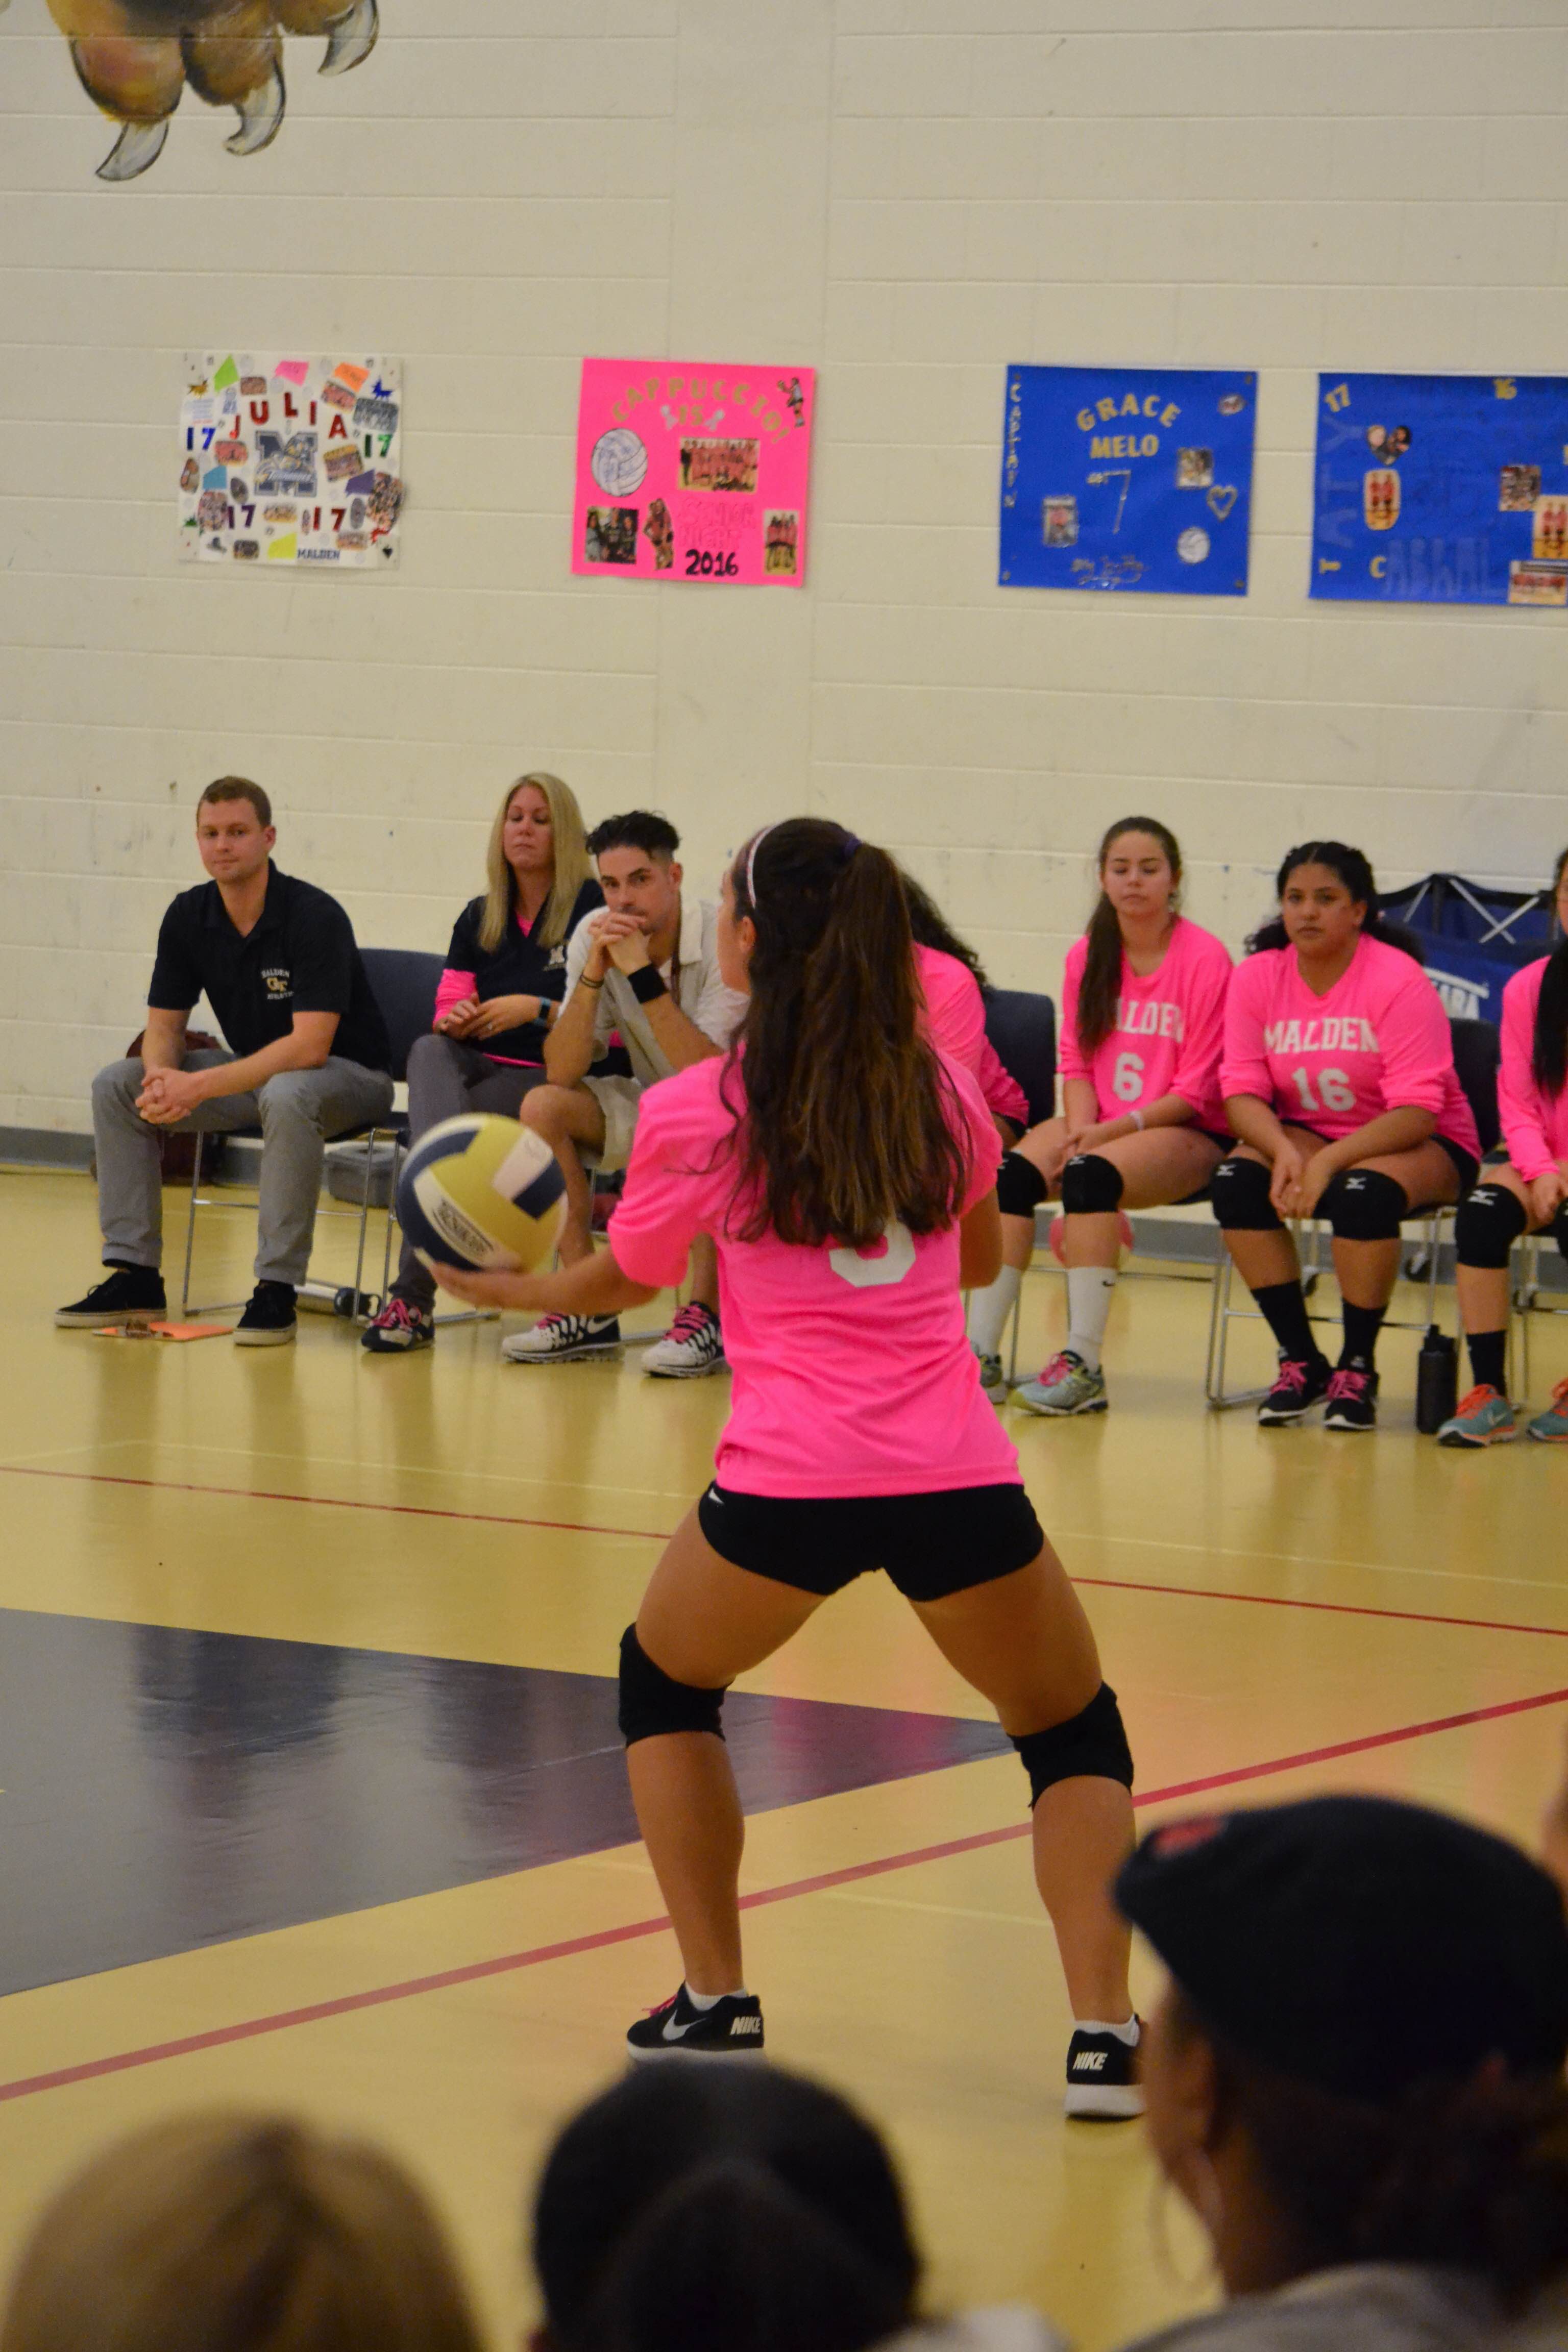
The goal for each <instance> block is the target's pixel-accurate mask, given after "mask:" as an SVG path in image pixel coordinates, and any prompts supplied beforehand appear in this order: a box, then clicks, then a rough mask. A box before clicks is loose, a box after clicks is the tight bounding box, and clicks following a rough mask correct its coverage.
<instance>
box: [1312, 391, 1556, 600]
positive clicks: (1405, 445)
mask: <svg viewBox="0 0 1568 2352" xmlns="http://www.w3.org/2000/svg"><path fill="white" fill-rule="evenodd" d="M1314 490H1315V513H1314V518H1313V532H1312V583H1311V593H1312V594H1313V595H1314V596H1317V597H1330V598H1342V599H1350V598H1354V599H1356V600H1358V601H1360V602H1363V603H1365V602H1367V601H1369V600H1373V601H1377V602H1384V601H1386V602H1389V603H1394V604H1526V605H1544V606H1547V607H1549V608H1555V609H1556V610H1558V611H1560V612H1561V611H1565V610H1568V378H1564V377H1562V376H1522V375H1521V376H1490V375H1488V376H1479V375H1477V376H1464V375H1449V376H1441V375H1347V376H1331V375H1324V376H1321V377H1320V378H1319V383H1318V444H1317V463H1316V471H1315V480H1314Z"/></svg>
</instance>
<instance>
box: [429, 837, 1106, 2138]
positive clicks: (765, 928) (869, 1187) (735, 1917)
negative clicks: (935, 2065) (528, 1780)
mask: <svg viewBox="0 0 1568 2352" xmlns="http://www.w3.org/2000/svg"><path fill="white" fill-rule="evenodd" d="M718 939H719V952H720V958H721V970H722V971H723V975H724V979H725V982H726V983H727V984H728V985H729V986H731V987H732V988H736V989H739V990H742V992H745V993H746V994H747V995H748V996H749V998H750V1003H749V1007H748V1010H747V1013H746V1017H745V1020H744V1022H743V1023H742V1027H741V1029H740V1031H739V1032H738V1033H737V1036H736V1040H735V1044H734V1045H733V1047H732V1048H731V1052H730V1053H729V1054H728V1055H726V1056H725V1057H724V1059H723V1060H722V1061H718V1060H713V1061H710V1062H707V1063H702V1064H699V1065H696V1066H693V1067H692V1068H690V1069H688V1070H682V1071H679V1072H677V1074H676V1075H675V1076H674V1077H671V1078H666V1079H664V1080H662V1081H661V1082H660V1084H659V1085H658V1086H657V1087H650V1088H649V1089H648V1091H647V1094H646V1095H645V1097H644V1098H643V1104H642V1109H641V1114H640V1117H639V1118H638V1122H637V1143H636V1146H635V1149H634V1151H633V1154H632V1161H631V1167H630V1170H629V1171H628V1174H627V1178H626V1191H625V1192H624V1194H623V1196H622V1199H621V1202H620V1205H619V1207H618V1208H617V1209H616V1213H615V1216H614V1217H613V1219H612V1221H611V1223H610V1229H609V1247H608V1248H607V1249H606V1250H605V1251H603V1252H602V1253H601V1254H600V1255H597V1256H596V1257H593V1258H588V1259H584V1260H583V1262H582V1263H581V1264H579V1265H574V1266H572V1267H570V1268H568V1269H566V1270H564V1271H563V1272H559V1273H555V1274H551V1275H542V1276H541V1275H531V1276H530V1275H481V1276H468V1275H459V1274H457V1273H456V1272H454V1271H452V1270H450V1269H443V1270H441V1274H440V1279H441V1280H442V1281H443V1282H444V1283H446V1285H447V1287H448V1288H449V1289H451V1290H454V1291H455V1292H456V1293H457V1294H458V1297H462V1298H467V1299H469V1300H470V1301H473V1302H475V1303H481V1302H482V1303H487V1304H492V1305H496V1306H511V1307H530V1308H536V1309H539V1308H544V1309H560V1310H561V1311H562V1312H563V1313H571V1314H613V1313H615V1312H616V1310H617V1309H618V1308H620V1307H629V1306H632V1305H634V1304H638V1303H640V1302H642V1301H643V1300H646V1299H648V1298H651V1297H654V1296H655V1294H656V1292H657V1291H658V1290H659V1289H660V1288H661V1287H663V1286H666V1285H668V1282H669V1280H670V1276H671V1271H672V1269H673V1270H674V1272H675V1274H676V1276H677V1278H679V1270H680V1269H681V1268H682V1267H684V1265H685V1264H686V1255H687V1251H688V1250H689V1247H690V1244H691V1242H692V1239H693V1237H694V1236H695V1235H696V1234H699V1233H708V1234H711V1235H712V1236H713V1239H714V1241H715V1243H716V1244H717V1247H718V1257H719V1280H720V1287H721V1297H722V1301H723V1313H724V1332H725V1351H726V1353H727V1355H728V1356H729V1359H730V1362H731V1368H732V1370H733V1374H734V1386H733V1402H732V1405H731V1416H730V1420H729V1423H728V1424H727V1426H726V1428H725V1430H724V1433H723V1435H722V1436H721V1439H720V1443H719V1448H718V1459H717V1464H716V1473H717V1475H716V1476H715V1480H714V1483H713V1484H712V1485H711V1486H710V1487H709V1488H708V1491H707V1493H706V1494H705V1495H704V1496H702V1499H701V1501H700V1503H699V1504H698V1505H697V1506H696V1507H695V1508H694V1509H693V1510H692V1511H690V1512H689V1513H688V1515H687V1517H686V1518H685V1520H684V1521H683V1522H682V1524H681V1525H680V1527H679V1528H678V1529H677V1530H676V1532H675V1534H674V1535H673V1536H672V1538H670V1541H669V1544H668V1548H667V1549H666V1551H665V1553H664V1557H663V1558H662V1559H661V1560H660V1562H659V1564H658V1568H657V1569H656V1570H655V1571H654V1575H653V1580H652V1582H651V1583H650V1584H649V1586H648V1589H647V1593H646V1594H645V1596H644V1599H643V1602H642V1606H641V1609H640V1610H639V1612H638V1613H637V1622H636V1624H635V1625H633V1626H630V1627H628V1628H627V1630H626V1634H625V1636H624V1637H623V1640H622V1644H621V1727H622V1730H623V1732H624V1734H625V1736H626V1741H627V1746H628V1750H629V1766H630V1772H631V1782H632V1793H633V1796H634V1799H635V1800H636V1803H637V1820H638V1822H639V1824H640V1826H641V1829H642V1832H643V1836H644V1838H645V1840H646V1842H647V1849H648V1853H649V1856H650V1858H651V1860H652V1863H653V1865H654V1869H655V1871H656V1873H657V1874H658V1883H659V1886H660V1889H661V1891H662V1893H663V1895H664V1899H665V1902H666V1903H667V1905H668V1909H669V1916H670V1919H671V1922H672V1924H673V1926H674V1927H675V1932H676V1936H677V1937H678V1939H679V1945H680V1952H681V1958H682V1961H683V1963H684V1967H685V1980H684V1982H683V1983H682V1984H681V1986H680V1989H679V1991H678V1992H677V1993H676V1994H675V1995H674V1997H673V1998H672V1999H671V2000H669V2001H668V2002H666V2003H665V2005H664V2006H663V2007H662V2008H661V2009H659V2010H657V2011H655V2012H654V2013H653V2015H652V2016H651V2017H649V2018H648V2019H647V2020H646V2021H643V2022H641V2023H639V2024H637V2025H635V2026H633V2028H632V2030H631V2032H630V2034H629V2035H628V2037H627V2040H628V2044H629V2047H630V2050H631V2053H632V2055H633V2056H634V2057H638V2058H640V2057H649V2056H659V2055H666V2054H690V2055H698V2056H702V2055H706V2056H726V2055H733V2054H741V2055H744V2054H747V2053H757V2052H760V2051H761V2049H762V2047H763V2013H762V2007H761V2003H760V2001H759V2000H757V1998H756V1997H755V1996H754V1995H753V1994H752V1993H751V1992H750V1991H748V1990H747V1989H746V1985H745V1979H744V1975H743V1973H742V1959H741V1927H740V1910H739V1901H738V1882H739V1875H740V1866H741V1850H742V1815H741V1808H740V1801H739V1799H738V1796H737V1793H736V1788H735V1780H734V1776H733V1773H732V1772H731V1767H730V1761H729V1757H728V1753H727V1751H726V1749H725V1747H724V1744H723V1735H722V1732H721V1727H720V1724H721V1706H722V1704H723V1699H724V1694H725V1692H726V1690H727V1689H728V1687H729V1685H730V1684H731V1682H733V1680H734V1679H735V1676H736V1675H742V1674H745V1673H747V1672H749V1671H750V1670H751V1669H752V1668H753V1667H756V1666H759V1665H761V1664H762V1663H763V1660H764V1659H765V1658H769V1657H771V1656H772V1655H773V1652H774V1651H775V1650H777V1649H778V1648H779V1647H780V1646H781V1645H782V1644H783V1643H784V1642H787V1641H788V1640H789V1638H790V1636H791V1635H792V1634H793V1633H796V1632H798V1631H799V1629H800V1628H801V1627H802V1626H803V1625H804V1624H805V1622H806V1620H807V1619H808V1618H809V1617H811V1616H812V1615H813V1614H814V1613H815V1612H816V1610H817V1609H819V1608H820V1607H821V1605H822V1603H823V1601H825V1600H826V1599H827V1598H828V1596H829V1595H830V1594H832V1593H835V1592H837V1591H841V1590H842V1588H843V1587H844V1586H845V1585H847V1584H848V1583H850V1582H851V1581H852V1580H854V1578H855V1577H857V1576H858V1575H860V1574H861V1573H863V1572H864V1571H866V1570H872V1569H876V1568H879V1567H881V1568H885V1569H886V1570H888V1573H889V1576H890V1577H891V1578H892V1580H893V1581H894V1583H895V1584H896V1585H897V1586H898V1588H899V1590H900V1591H901V1592H902V1593H903V1594H904V1595H905V1597H906V1598H907V1599H908V1600H909V1601H910V1602H912V1604H913V1606H914V1608H915V1611H916V1612H917V1614H918V1615H919V1616H920V1617H921V1620H922V1622H923V1623H924V1624H925V1626H926V1629H927V1631H928V1632H929V1633H931V1636H932V1638H933V1640H934V1641H935V1642H936V1643H937V1646H938V1647H939V1649H941V1651H942V1654H943V1655H944V1656H945V1657H946V1658H947V1659H948V1661H949V1663H950V1664H952V1665H953V1666H954V1667H955V1668H956V1669H957V1671H958V1672H959V1673H960V1674H961V1675H963V1677H964V1678H965V1680H966V1681H968V1682H970V1683H971V1684H972V1685H973V1687H974V1688H975V1689H976V1690H978V1691H980V1692H982V1693H983V1694H984V1696H985V1697H987V1698H988V1699H989V1700H990V1701H991V1703H992V1705H993V1706H994V1707H995V1708H996V1711H997V1714H998V1715H999V1717H1001V1720H1002V1724H1003V1726H1004V1727H1005V1730H1006V1731H1007V1732H1008V1733H1009V1735H1010V1736H1011V1738H1012V1740H1013V1743H1014V1745H1015V1747H1016V1748H1017V1750H1018V1753H1019V1756H1020V1758H1021V1759H1022V1760H1023V1763H1024V1765H1025V1768H1026V1771H1027V1773H1028V1776H1029V1784H1030V1790H1031V1801H1032V1803H1033V1807H1034V1855H1035V1872H1036V1877H1037V1883H1038V1885H1039V1889H1040V1893H1041V1895H1042V1896H1043V1898H1044V1900H1045V1904H1046V1907H1047V1911H1048V1912H1049V1914H1050V1916H1051V1919H1052V1921H1053V1923H1054V1925H1055V1927H1056V1931H1057V1940H1058V1948H1059V1950H1060V1953H1061V1958H1062V1965H1063V1969H1064V1972H1065V1974H1066V1977H1067V1980H1068V1993H1069V1996H1070V1999H1071V2001H1072V2006H1073V2014H1074V2018H1075V2021H1076V2022H1075V2031H1074V2033H1073V2036H1072V2040H1071V2042H1070V2043H1069V2046H1068V2095H1067V2107H1068V2113H1069V2114H1079V2115H1096V2116H1127V2115H1132V2114H1136V2113H1137V2112H1138V2111H1139V2108H1140V2105H1141V2099H1140V2095H1139V2092H1138V2087H1137V2082H1136V2065H1135V2057H1134V2053H1135V2051H1136V2046H1137V2041H1138V2025H1137V2021H1136V2019H1135V2018H1134V2017H1133V2015H1132V2010H1131V2000H1130V1997H1129V1994H1128V1989H1127V1958H1128V1938H1127V1936H1126V1934H1125V1932H1124V1930H1123V1929H1122V1927H1121V1926H1120V1925H1119V1923H1118V1921H1117V1918H1116V1916H1115V1914H1114V1912H1113V1910H1112V1908H1111V1906H1110V1898H1109V1895H1108V1893H1107V1888H1108V1885H1109V1883H1110V1877H1111V1876H1112V1874H1113V1873H1114V1871H1115V1869H1116V1868H1117V1866H1118V1864H1119V1861H1120V1859H1121V1856H1122V1855H1124V1854H1125V1853H1127V1852H1128V1851H1130V1849H1131V1843H1132V1810H1131V1797H1130V1794H1129V1791H1130V1789H1131V1779H1132V1759H1131V1754H1130V1752H1129V1750H1128V1746H1127V1738H1126V1734H1125V1732H1124V1731H1123V1729H1122V1725H1121V1713H1120V1711H1119V1709H1118V1707H1117V1704H1116V1697H1115V1694H1114V1692H1113V1691H1112V1690H1111V1689H1110V1686H1109V1685H1108V1684H1106V1683H1105V1682H1103V1681H1102V1679H1101V1676H1100V1660H1099V1656H1098V1654H1097V1652H1096V1649H1095V1643H1094V1636H1093V1634H1092V1633H1091V1632H1090V1630H1089V1622H1088V1620H1087V1619H1086V1617H1085V1616H1084V1613H1083V1611H1082V1608H1081V1607H1080V1605H1079V1601H1078V1598H1077V1596H1076V1594H1075V1593H1074V1591H1073V1589H1072V1587H1071V1585H1070V1584H1069V1583H1068V1579H1067V1576H1066V1573H1065V1571H1064V1570H1063V1568H1062V1565H1061V1562H1060V1561H1059V1560H1058V1558H1057V1556H1056V1554H1055V1552H1054V1551H1053V1550H1052V1549H1051V1547H1050V1545H1049V1544H1048V1543H1047V1541H1046V1539H1045V1538H1044V1537H1043V1536H1042V1534H1041V1532H1040V1528H1039V1523H1038V1521H1037V1518H1036V1517H1035V1514H1034V1511H1033V1509H1032V1507H1031V1506H1030V1503H1029V1500H1028V1497H1027V1496H1026V1494H1025V1492H1024V1488H1023V1485H1022V1483H1021V1480H1020V1477H1019V1473H1018V1460H1017V1455H1016V1454H1015V1452H1014V1450H1013V1448H1012V1446H1011V1445H1010V1444H1008V1442H1007V1440H1006V1438H1005V1435H1004V1434H1003V1433H1002V1431H1001V1428H1000V1426H999V1424H998V1423H997V1421H996V1418H995V1415H994V1413H993V1412H992V1411H991V1409H990V1407H989V1406H988V1405H987V1403H986V1402H985V1399H984V1394H983V1393H982V1391H981V1387H980V1381H979V1376H978V1373H977V1370H976V1367H975V1362H974V1358H973V1353H972V1352H971V1350H970V1348H969V1345H968V1342H967V1340H966V1339H965V1338H964V1331H963V1306H962V1302H961V1297H960V1289H961V1286H962V1285H963V1283H965V1282H970V1283H973V1282H975V1281H984V1280H988V1279H989V1278H990V1276H992V1275H993V1274H994V1271H995V1267H996V1264H997V1260H998V1256H999V1238H1000V1237H999V1234H998V1224H997V1209H996V1193H995V1178H996V1160H997V1139H996V1132H995V1129H994V1126H993V1124H992V1120H991V1118H990V1114H989V1113H988V1111H987V1110H986V1108H985V1106H984V1102H983V1100H982V1098H981V1096H980V1093H979V1090H978V1088H977V1087H975V1085H974V1083H973V1079H972V1078H971V1077H970V1076H969V1075H968V1073H967V1072H966V1071H965V1070H963V1068H962V1067H961V1066H960V1065H959V1064H957V1063H956V1062H953V1061H952V1060H950V1059H948V1058H946V1057H945V1056H943V1055H942V1054H941V1053H939V1052H938V1051H937V1050H936V1049H935V1048H934V1047H933V1046H932V1045H931V1043H930V1042H929V1039H928V1036H927V1034H926V1027H925V1020H924V1011H923V1006H922V1003H921V996H920V992H919V990H918V988H917V986H916V982H915V965H914V957H913V954H912V942H911V940H910V922H909V914H908V910H907V908H906V904H905V900H904V895H903V891H902V889H901V887H900V877H899V871H898V868H897V866H895V865H894V863H893V861H892V859H891V858H890V857H889V856H886V854H885V853H884V852H883V851H881V850H879V849H876V848H873V847H871V846H870V845H868V844H865V843H861V842H859V841H858V840H857V839H856V838H855V836H854V835H852V834H848V833H846V832H845V831H844V830H843V828H842V827H841V826H839V825H837V824H827V823H826V822H825V821H823V820H821V819H819V818H815V817H797V818H795V819H793V820H791V821H790V822H788V823H786V824H778V825H772V826H769V827H768V828H767V829H766V830H765V831H763V833H761V834H759V835H756V836H755V837H754V839H753V840H752V842H751V843H750V845H748V847H747V848H746V849H745V850H743V851H742V854H741V856H740V857H739V858H738V859H737V861H736V864H735V866H734V868H733V869H732V871H731V873H730V874H729V875H727V876H726V877H725V881H724V896H723V907H722V910H721V915H720V919H719V931H718Z"/></svg>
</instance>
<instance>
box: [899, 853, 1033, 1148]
mask: <svg viewBox="0 0 1568 2352" xmlns="http://www.w3.org/2000/svg"><path fill="white" fill-rule="evenodd" d="M899 878H900V881H901V882H902V883H903V886H904V898H905V899H906V901H907V902H908V905H909V909H910V932H911V933H912V935H913V938H914V942H915V973H916V976H917V978H918V979H919V982H920V987H921V995H922V996H923V997H924V998H925V1001H926V1015H927V1018H928V1019H929V1021H930V1023H931V1042H932V1044H933V1045H936V1046H937V1048H938V1049H939V1051H941V1052H942V1053H943V1054H950V1055H952V1059H953V1060H954V1061H955V1062H962V1063H963V1066H964V1068H965V1069H966V1070H967V1071H968V1072H969V1075H970V1076H971V1077H972V1078H973V1080H974V1083H975V1085H976V1086H977V1087H979V1088H980V1091H981V1093H982V1094H983V1095H984V1097H985V1103H986V1108H987V1109H988V1110H989V1111H990V1113H991V1116H992V1118H994V1120H995V1122H996V1132H997V1134H998V1135H999V1136H1000V1137H1001V1138H1002V1140H1003V1142H1004V1143H1007V1144H1012V1143H1016V1141H1017V1139H1018V1138H1019V1136H1020V1135H1021V1134H1022V1133H1023V1131H1024V1129H1025V1128H1026V1126H1027V1124H1028V1118H1029V1102H1028V1097H1027V1096H1026V1094H1025V1092H1024V1089H1023V1087H1021V1086H1020V1085H1019V1084H1018V1081H1017V1079H1016V1078H1015V1077H1012V1076H1009V1075H1008V1073H1007V1071H1006V1070H1005V1069H1004V1067H1003V1066H1002V1061H1001V1057H1000V1055H998V1054H997V1051H996V1048H995V1046H994V1045H993V1044H992V1043H991V1040H990V1038H989V1037H988V1036H987V1035H986V1034H985V995H984V991H985V988H986V986H987V982H986V978H985V971H984V966H983V965H982V963H981V961H980V958H979V957H978V956H977V955H976V954H975V952H974V950H973V948H972V947H971V946H970V945H969V943H968V941H967V940H961V939H960V938H959V936H958V933H957V932H956V931H955V930H954V929H952V926H951V924H950V923H949V922H948V920H947V918H946V916H945V915H944V914H943V913H942V909H941V908H940V907H939V906H938V905H937V903H936V900H935V899H934V898H932V897H931V893H930V892H929V891H928V890H925V889H922V888H921V885H920V884H919V883H918V882H917V881H916V880H915V877H914V876H913V875H912V874H907V873H905V871H904V869H903V867H902V866H900V868H899Z"/></svg>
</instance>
